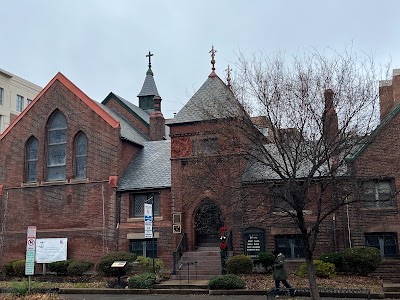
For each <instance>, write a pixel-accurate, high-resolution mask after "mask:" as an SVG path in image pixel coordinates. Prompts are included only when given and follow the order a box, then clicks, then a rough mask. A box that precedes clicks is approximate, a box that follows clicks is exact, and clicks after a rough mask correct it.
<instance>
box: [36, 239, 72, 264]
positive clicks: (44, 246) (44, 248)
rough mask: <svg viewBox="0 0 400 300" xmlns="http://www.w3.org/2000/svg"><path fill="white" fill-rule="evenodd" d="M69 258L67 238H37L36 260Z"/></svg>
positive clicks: (44, 261) (41, 261) (45, 261)
mask: <svg viewBox="0 0 400 300" xmlns="http://www.w3.org/2000/svg"><path fill="white" fill-rule="evenodd" d="M63 260H67V238H50V239H36V262H37V263H51V262H55V261H63Z"/></svg>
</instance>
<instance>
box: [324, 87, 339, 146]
mask: <svg viewBox="0 0 400 300" xmlns="http://www.w3.org/2000/svg"><path fill="white" fill-rule="evenodd" d="M333 97H334V93H333V91H332V90H331V89H327V90H325V92H324V98H325V109H324V113H323V115H322V121H323V132H322V134H323V136H324V140H325V143H326V144H327V145H328V146H329V147H331V148H335V147H336V146H337V145H335V143H337V142H338V138H339V123H338V116H337V113H336V109H335V106H334V103H333Z"/></svg>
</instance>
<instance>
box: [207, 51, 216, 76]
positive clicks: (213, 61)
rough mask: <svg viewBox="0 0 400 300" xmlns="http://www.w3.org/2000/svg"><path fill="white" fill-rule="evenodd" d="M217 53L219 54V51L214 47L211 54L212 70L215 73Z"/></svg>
mask: <svg viewBox="0 0 400 300" xmlns="http://www.w3.org/2000/svg"><path fill="white" fill-rule="evenodd" d="M216 52H217V50H214V45H212V46H211V50H210V52H209V53H211V64H212V68H211V70H213V72H214V71H215V53H216Z"/></svg>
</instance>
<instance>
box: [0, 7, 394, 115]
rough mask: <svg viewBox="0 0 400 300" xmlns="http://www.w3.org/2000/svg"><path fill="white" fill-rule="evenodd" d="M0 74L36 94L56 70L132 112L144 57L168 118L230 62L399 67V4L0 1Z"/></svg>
mask: <svg viewBox="0 0 400 300" xmlns="http://www.w3.org/2000/svg"><path fill="white" fill-rule="evenodd" d="M0 11H1V16H0V59H1V60H0V68H2V69H5V70H7V71H9V72H11V73H13V74H15V75H18V76H20V77H23V78H25V79H27V80H29V81H32V82H33V83H35V84H38V85H40V86H42V87H44V86H45V85H46V84H47V83H48V82H49V81H50V80H51V79H52V78H53V76H54V75H55V74H56V73H57V72H58V71H60V72H62V73H63V74H64V75H65V76H67V77H68V78H69V79H70V80H71V81H72V82H73V83H75V84H76V85H77V86H78V87H79V88H80V89H81V90H83V91H84V92H85V93H86V94H87V95H88V96H89V97H91V98H92V99H94V100H97V101H99V102H101V101H102V100H103V99H104V98H105V97H106V96H107V95H108V93H109V92H114V93H116V94H117V95H119V96H121V97H124V98H125V99H127V100H130V101H132V102H133V103H134V104H136V105H137V104H138V100H137V97H136V96H137V94H138V93H139V92H140V89H141V87H142V84H143V81H144V78H145V74H146V71H147V64H148V59H147V58H146V57H145V55H146V54H147V53H148V52H149V51H151V52H152V53H154V56H153V57H152V69H153V72H154V78H155V81H156V84H157V88H158V91H159V94H160V96H161V97H162V99H163V102H162V111H163V113H164V116H165V117H167V118H169V117H172V116H173V113H174V112H177V111H179V109H180V108H182V106H183V105H184V104H185V103H186V102H187V101H188V99H189V98H190V96H191V95H193V93H194V92H195V91H196V90H197V89H198V88H199V87H200V86H201V85H202V83H203V82H204V81H205V80H206V79H207V76H208V75H209V73H210V72H211V64H210V60H211V58H210V54H209V51H210V49H211V45H214V46H215V49H216V50H217V53H216V58H215V59H216V72H217V74H218V75H219V76H220V77H221V79H224V78H225V72H224V70H225V69H226V68H227V65H228V64H231V66H232V65H234V62H235V61H236V55H237V53H239V52H242V53H243V54H245V55H251V54H252V53H253V52H257V51H258V50H262V51H264V52H266V53H273V52H276V51H281V50H284V51H286V52H287V53H295V52H297V51H298V50H299V49H300V50H302V49H306V48H310V47H313V48H316V49H318V50H319V51H323V50H324V49H326V47H331V48H334V49H338V50H340V49H343V48H345V47H349V46H350V45H353V49H355V50H357V51H364V52H367V53H373V54H374V56H375V60H376V62H377V63H378V64H386V63H387V62H389V61H391V66H392V68H400V31H399V28H400V25H399V21H398V18H399V11H400V1H398V0H387V1H386V0H335V1H324V0H312V1H311V0H310V1H307V0H303V1H299V0H292V1H289V0H276V1H272V0H271V1H270V0H251V1H250V0H248V1H244V0H214V1H208V0H201V1H190V0H182V1H174V0H159V1H155V0H143V1H142V0H112V1H111V0H109V1H103V0H68V1H63V0H56V1H55V0H36V1H31V0H25V1H22V0H12V1H9V0H0Z"/></svg>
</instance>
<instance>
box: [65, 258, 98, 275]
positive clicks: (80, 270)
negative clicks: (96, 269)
mask: <svg viewBox="0 0 400 300" xmlns="http://www.w3.org/2000/svg"><path fill="white" fill-rule="evenodd" d="M92 267H93V263H92V262H91V261H84V260H74V261H72V262H71V263H70V264H69V265H68V268H67V273H68V275H70V276H82V275H83V274H84V273H85V272H87V271H89V270H90V269H91V268H92Z"/></svg>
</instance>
